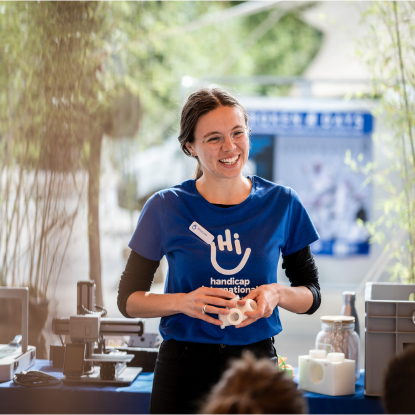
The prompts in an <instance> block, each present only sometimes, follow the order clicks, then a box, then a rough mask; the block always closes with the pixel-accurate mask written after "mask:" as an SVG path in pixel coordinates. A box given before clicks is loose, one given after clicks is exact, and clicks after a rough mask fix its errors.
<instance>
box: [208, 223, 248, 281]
mask: <svg viewBox="0 0 415 415" xmlns="http://www.w3.org/2000/svg"><path fill="white" fill-rule="evenodd" d="M233 236H234V238H235V251H236V253H237V254H238V255H241V254H242V249H241V243H240V242H239V235H238V234H237V233H235V234H234V235H233ZM225 246H226V248H227V250H228V251H230V252H231V251H233V246H232V237H231V231H230V230H229V229H226V230H225V242H224V241H223V238H222V235H218V247H219V249H220V250H221V251H224V250H225ZM250 254H251V248H246V250H245V254H244V256H243V258H242V260H241V262H240V263H239V265H238V266H237V267H236V268H233V269H224V268H222V267H220V266H219V264H218V263H217V261H216V245H215V242H212V243H211V244H210V261H211V262H212V265H213V268H215V269H216V271H218V272H220V273H221V274H224V275H233V274H236V273H238V272H239V271H240V270H241V269H242V268H243V267H244V266H245V264H246V262H247V261H248V258H249V255H250Z"/></svg>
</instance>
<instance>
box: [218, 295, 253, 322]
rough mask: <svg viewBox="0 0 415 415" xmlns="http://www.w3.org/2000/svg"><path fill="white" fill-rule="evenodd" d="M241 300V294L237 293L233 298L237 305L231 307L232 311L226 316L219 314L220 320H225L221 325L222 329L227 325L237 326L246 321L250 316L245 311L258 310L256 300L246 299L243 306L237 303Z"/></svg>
mask: <svg viewBox="0 0 415 415" xmlns="http://www.w3.org/2000/svg"><path fill="white" fill-rule="evenodd" d="M238 300H240V298H239V295H236V296H235V297H234V298H232V299H231V301H232V302H235V307H234V308H230V313H229V314H228V315H226V316H224V315H223V314H219V315H218V318H219V320H221V321H223V324H222V325H221V326H220V327H221V329H224V328H225V327H226V326H237V325H238V324H241V323H242V322H243V321H245V320H246V319H247V318H248V316H246V315H245V311H256V309H257V308H258V306H257V303H256V302H255V301H254V300H250V299H249V300H246V302H245V305H244V306H241V305H239V304H238V303H237V301H238Z"/></svg>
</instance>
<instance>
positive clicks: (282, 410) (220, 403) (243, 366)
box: [200, 352, 306, 414]
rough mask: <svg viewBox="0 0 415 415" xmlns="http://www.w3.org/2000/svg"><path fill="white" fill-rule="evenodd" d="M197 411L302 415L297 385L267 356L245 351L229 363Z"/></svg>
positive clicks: (302, 400)
mask: <svg viewBox="0 0 415 415" xmlns="http://www.w3.org/2000/svg"><path fill="white" fill-rule="evenodd" d="M200 413H201V414H305V413H306V405H305V401H304V398H303V396H302V394H301V392H300V391H299V390H298V389H297V385H296V384H295V383H294V381H293V380H292V379H290V378H289V377H288V376H287V375H286V374H285V373H284V372H280V371H279V370H278V366H276V364H275V363H273V362H271V361H270V360H268V359H261V360H256V359H255V358H254V356H253V355H252V354H251V353H249V352H246V353H245V354H244V356H243V357H242V359H240V360H237V361H235V362H233V363H232V365H231V366H230V368H229V369H228V370H227V371H226V372H225V373H224V374H223V375H222V378H221V380H220V381H219V383H218V384H217V385H216V386H214V388H213V389H212V391H211V393H210V394H209V395H208V398H207V400H206V402H205V403H204V404H203V406H202V408H201V410H200Z"/></svg>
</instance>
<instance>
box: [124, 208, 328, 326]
mask: <svg viewBox="0 0 415 415" xmlns="http://www.w3.org/2000/svg"><path fill="white" fill-rule="evenodd" d="M215 206H219V207H223V208H227V207H231V206H234V205H220V204H215ZM282 259H283V262H282V268H283V269H285V275H286V276H287V277H288V279H289V281H290V284H291V287H307V288H308V289H309V290H310V291H311V293H312V294H313V304H312V305H311V307H310V308H309V309H308V311H306V312H305V313H303V314H313V313H314V312H315V311H317V309H318V308H319V307H320V303H321V293H320V285H319V283H318V269H317V266H316V263H315V261H314V257H313V254H312V253H311V250H310V246H306V247H305V248H303V249H300V250H299V251H297V252H294V253H292V254H290V255H286V256H284V255H283V256H282ZM159 265H160V261H152V260H151V259H147V258H145V257H143V256H141V255H139V254H137V252H135V251H131V253H130V256H129V258H128V261H127V265H126V266H125V270H124V272H123V273H122V275H121V280H120V284H119V287H118V299H117V304H118V309H119V310H120V312H121V314H122V315H123V316H125V317H129V318H130V317H131V316H129V315H128V314H127V311H126V307H127V300H128V297H129V296H130V295H131V294H132V293H134V292H136V291H149V290H150V288H151V285H152V283H153V279H154V274H155V272H156V270H157V268H158V267H159Z"/></svg>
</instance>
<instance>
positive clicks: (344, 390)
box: [298, 350, 355, 396]
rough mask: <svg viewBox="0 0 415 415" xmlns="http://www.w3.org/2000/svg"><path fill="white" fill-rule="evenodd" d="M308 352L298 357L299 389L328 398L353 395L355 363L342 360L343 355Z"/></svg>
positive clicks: (319, 351)
mask: <svg viewBox="0 0 415 415" xmlns="http://www.w3.org/2000/svg"><path fill="white" fill-rule="evenodd" d="M323 354H324V355H325V351H324V350H310V353H309V354H308V355H306V356H299V357H298V369H299V386H300V389H302V390H305V391H308V392H315V393H321V394H323V395H330V396H342V395H353V394H354V393H355V374H354V372H355V361H354V360H349V359H345V358H344V353H329V354H327V356H323Z"/></svg>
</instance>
